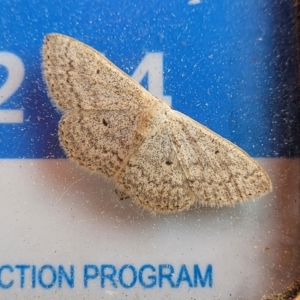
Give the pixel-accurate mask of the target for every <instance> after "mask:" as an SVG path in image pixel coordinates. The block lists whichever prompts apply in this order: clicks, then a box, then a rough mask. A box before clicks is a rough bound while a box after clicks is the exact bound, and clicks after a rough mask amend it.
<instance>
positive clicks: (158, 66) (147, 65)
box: [132, 52, 172, 105]
mask: <svg viewBox="0 0 300 300" xmlns="http://www.w3.org/2000/svg"><path fill="white" fill-rule="evenodd" d="M163 72H164V67H163V53H161V52H156V53H147V54H146V55H145V57H144V58H143V60H142V61H141V63H140V64H139V65H138V67H137V68H136V70H135V72H134V73H133V75H132V78H133V79H134V80H135V81H137V82H141V81H142V80H143V78H144V77H145V76H146V75H147V74H148V90H149V92H150V93H151V94H153V95H154V96H156V97H158V98H160V99H162V100H164V101H165V102H167V103H168V104H169V105H172V97H171V96H166V95H164V78H163Z"/></svg>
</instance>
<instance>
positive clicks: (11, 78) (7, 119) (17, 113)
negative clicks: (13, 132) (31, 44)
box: [0, 52, 25, 123]
mask: <svg viewBox="0 0 300 300" xmlns="http://www.w3.org/2000/svg"><path fill="white" fill-rule="evenodd" d="M0 65H1V66H4V67H5V68H7V70H8V76H7V79H6V81H5V83H4V84H3V86H2V87H1V88H0V106H1V104H3V103H4V102H5V101H6V100H8V99H9V97H10V96H11V95H12V94H13V93H14V92H16V90H17V89H18V88H19V86H20V85H21V83H22V81H23V79H24V75H25V68H24V64H23V62H22V60H21V59H20V58H19V57H18V56H16V55H15V54H12V53H9V52H0ZM23 120H24V115H23V110H21V109H1V108H0V123H23Z"/></svg>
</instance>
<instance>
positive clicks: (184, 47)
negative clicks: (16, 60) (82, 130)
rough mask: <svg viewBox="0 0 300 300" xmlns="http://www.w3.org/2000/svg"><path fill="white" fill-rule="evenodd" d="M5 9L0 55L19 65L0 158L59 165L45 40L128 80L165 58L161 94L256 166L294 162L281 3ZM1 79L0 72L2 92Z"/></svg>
mask: <svg viewBox="0 0 300 300" xmlns="http://www.w3.org/2000/svg"><path fill="white" fill-rule="evenodd" d="M275 2H276V3H273V1H269V0H267V1H266V0H264V1H262V0H261V1H254V0H250V1H241V0H235V1H223V0H214V1H208V0H203V1H202V2H201V3H199V4H197V5H188V0H174V1H141V0H136V1H129V2H128V1H121V0H115V1H97V2H95V1H91V0H81V1H76V2H74V1H70V0H66V1H60V0H59V1H58V0H52V1H51V2H48V1H45V0H39V1H33V0H31V1H14V2H11V1H4V3H2V4H1V12H0V13H1V20H2V23H1V25H0V26H1V30H0V37H1V43H0V51H8V52H11V53H14V54H16V55H17V56H18V57H20V58H21V60H22V61H23V63H24V66H25V78H24V81H23V82H22V85H21V86H20V88H19V89H18V90H17V91H16V92H15V93H14V94H13V95H12V96H11V97H10V98H9V99H8V101H6V102H5V103H3V104H2V105H1V106H0V109H16V108H22V109H23V110H24V120H25V121H24V123H21V124H0V158H48V157H49V158H60V157H64V153H63V150H62V149H61V148H60V147H59V143H58V139H57V123H58V120H59V118H60V116H59V114H58V112H57V111H56V110H55V108H54V107H53V106H52V105H51V102H50V100H49V98H48V97H47V94H46V86H45V84H44V82H43V80H42V75H41V53H40V49H41V45H42V40H43V37H44V35H45V34H47V33H50V32H59V33H63V34H67V35H69V36H72V37H74V38H76V39H79V40H81V41H83V42H85V43H87V44H89V45H91V46H92V47H94V48H96V49H98V50H99V51H101V52H103V53H105V55H106V56H107V57H108V58H109V59H111V60H112V61H113V62H114V63H115V64H116V65H118V66H119V67H120V68H122V69H123V70H124V71H125V72H127V73H128V74H130V75H132V73H133V71H134V69H135V68H136V67H137V66H138V64H139V63H140V61H141V60H142V58H143V57H144V55H145V53H147V52H163V53H164V88H165V91H164V94H166V95H171V96H172V103H173V107H174V108H175V109H177V110H180V111H181V112H183V113H186V114H188V115H189V116H191V117H192V118H194V119H196V120H197V121H199V122H201V123H203V124H204V125H206V126H208V127H209V128H211V129H212V130H214V131H216V132H217V133H219V134H220V135H222V136H224V137H225V138H227V139H229V140H231V141H232V142H234V143H236V144H237V145H239V146H240V147H242V148H243V149H244V150H245V151H247V152H249V154H250V155H252V156H254V157H296V156H299V131H300V130H299V122H300V114H299V101H298V100H299V99H298V90H297V87H296V84H297V69H298V68H297V59H296V57H297V52H296V34H295V23H294V20H295V8H294V7H293V6H292V4H293V3H292V2H291V3H288V2H287V1H275ZM6 76H7V71H6V70H5V68H3V67H0V87H1V85H3V83H4V82H5V80H6Z"/></svg>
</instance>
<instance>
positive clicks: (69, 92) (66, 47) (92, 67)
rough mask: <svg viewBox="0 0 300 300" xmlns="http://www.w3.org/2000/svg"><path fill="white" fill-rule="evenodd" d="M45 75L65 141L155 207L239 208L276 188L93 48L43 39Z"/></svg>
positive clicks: (72, 152) (81, 158) (137, 199)
mask: <svg viewBox="0 0 300 300" xmlns="http://www.w3.org/2000/svg"><path fill="white" fill-rule="evenodd" d="M42 55H43V74H44V78H45V81H46V84H47V87H48V92H49V96H50V98H51V99H52V100H53V102H54V104H55V105H56V107H57V108H59V109H60V110H61V111H62V118H61V120H60V122H59V131H58V136H59V141H60V144H61V146H62V148H63V149H64V151H65V152H66V154H67V156H68V157H69V158H70V159H72V160H73V161H75V162H76V163H77V164H79V165H80V166H82V167H84V168H86V169H88V170H91V171H93V172H96V173H98V174H101V175H102V176H105V177H106V178H109V179H111V180H112V181H113V182H114V183H115V186H116V190H117V194H118V195H119V197H120V198H131V199H132V201H133V202H134V203H135V204H137V205H140V206H141V207H143V208H145V209H147V210H150V211H151V212H166V213H168V212H177V211H182V210H185V209H188V208H189V207H190V206H191V205H193V204H200V205H203V206H210V207H221V206H233V205H235V204H236V203H240V202H244V201H246V200H249V199H254V198H257V197H260V196H262V195H264V194H266V193H268V192H270V191H271V189H272V185H271V181H270V179H269V177H268V175H267V174H266V173H265V171H264V170H263V169H262V168H261V167H260V166H259V165H258V163H256V162H255V161H254V160H253V159H252V158H251V157H250V156H249V155H248V154H246V153H245V152H244V151H243V150H241V149H240V148H239V147H237V146H236V145H234V144H232V143H231V142H229V141H228V140H226V139H224V138H222V137H220V136H219V135H218V134H216V133H214V132H212V131H211V130H209V129H208V128H206V127H205V126H203V125H201V124H199V123H197V122H196V121H194V120H193V119H191V118H189V117H188V116H186V115H184V114H182V113H180V112H178V111H176V110H173V109H171V107H170V106H168V105H167V104H166V103H164V102H163V101H162V100H160V99H158V98H156V97H154V96H152V95H151V94H150V93H149V92H148V91H147V90H146V89H144V88H143V87H141V86H140V85H139V84H138V83H136V82H135V81H134V80H133V79H132V78H130V77H129V76H128V75H127V74H125V73H124V72H123V71H121V70H120V69H119V68H117V67H116V66H115V65H114V64H113V63H112V62H110V61H109V60H108V59H106V58H105V57H104V56H103V55H101V54H100V53H99V52H97V51H96V50H94V49H93V48H91V47H89V46H87V45H85V44H83V43H81V42H79V41H77V40H75V39H73V38H70V37H68V36H64V35H61V34H49V35H47V36H46V37H45V39H44V44H43V49H42Z"/></svg>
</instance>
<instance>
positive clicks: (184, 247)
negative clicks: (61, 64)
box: [0, 0, 300, 300]
mask: <svg viewBox="0 0 300 300" xmlns="http://www.w3.org/2000/svg"><path fill="white" fill-rule="evenodd" d="M294 20H295V8H294V7H293V6H292V3H290V4H289V3H287V2H286V1H277V3H273V1H269V0H268V1H258V2H257V1H246V2H245V1H240V0H236V1H231V2H229V1H221V0H216V1H204V0H203V1H197V0H190V1H188V0H186V1H185V0H184V1H179V0H175V1H163V2H161V1H146V2H145V1H141V0H137V1H134V2H131V3H130V2H128V1H119V0H117V1H114V2H111V3H110V2H106V1H98V2H97V3H96V2H94V1H88V0H84V1H80V2H78V3H76V4H75V3H74V2H73V1H69V0H67V1H64V2H63V3H61V1H51V3H49V2H48V1H44V0H42V1H32V0H31V1H18V2H15V3H9V2H7V3H4V4H2V7H1V22H2V23H1V24H2V27H1V31H0V37H1V43H0V170H1V173H0V191H1V197H0V201H1V210H0V220H1V225H2V226H1V228H0V241H1V249H0V298H1V299H24V298H26V299H35V298H38V297H40V298H42V299H83V298H84V299H95V298H97V299H124V298H128V299H153V298H154V297H155V298H157V299H222V300H223V299H225V300H226V299H243V300H244V299H260V298H261V296H262V295H264V294H268V293H270V292H273V291H280V290H282V289H284V287H285V286H286V285H287V284H289V283H290V282H291V281H293V279H294V278H295V276H296V275H299V268H298V265H297V264H298V261H299V259H300V245H299V236H300V224H299V223H300V221H299V220H300V218H299V215H300V212H299V210H300V204H299V175H300V174H299V163H300V161H299V120H300V118H299V101H298V97H297V93H298V90H297V75H298V71H297V70H298V67H297V60H296V56H297V51H296V34H295V22H294ZM50 32H59V33H63V34H67V35H69V36H72V37H74V38H76V39H78V40H81V41H82V42H85V43H87V44H89V45H90V46H92V47H94V48H96V49H97V50H99V51H100V52H102V53H104V54H105V55H106V56H107V57H108V58H109V59H110V60H112V61H113V62H114V63H115V64H116V65H117V66H119V67H120V68H121V69H123V70H124V71H125V72H126V73H128V74H129V75H131V76H132V77H133V78H135V79H136V80H137V81H138V82H140V83H141V84H142V85H143V86H145V87H146V88H148V89H149V91H150V92H151V93H153V94H155V95H156V96H158V97H160V98H162V99H164V100H165V101H167V102H168V103H170V104H171V105H172V106H173V107H174V108H175V109H177V110H180V111H181V112H183V113H186V114H188V115H189V116H191V117H193V118H194V119H196V120H197V121H199V122H201V123H203V124H205V125H206V126H208V127H209V128H211V129H212V130H214V131H216V132H218V133H219V134H221V135H222V136H224V137H226V138H228V139H229V140H231V141H232V142H234V143H236V144H237V145H239V146H240V147H242V148H243V149H244V150H245V151H247V152H248V153H250V155H252V156H253V157H255V158H257V159H258V162H259V163H260V164H261V165H262V166H263V167H264V168H265V170H266V171H267V172H268V173H269V175H270V177H271V179H272V182H273V186H274V191H273V193H271V194H270V195H268V196H266V197H264V198H262V199H259V200H257V201H255V202H249V203H246V204H244V205H242V206H237V207H234V208H222V209H208V208H201V207H194V208H192V209H191V210H190V211H188V212H183V213H178V214H174V215H157V216H152V215H150V214H149V213H147V212H145V211H142V210H140V209H137V208H136V207H135V206H134V205H132V204H131V202H130V200H129V201H123V202H119V201H118V200H117V198H116V196H115V194H114V188H113V186H112V185H111V183H109V182H107V181H105V180H103V179H101V178H100V177H99V176H97V175H93V174H90V173H87V172H85V171H83V170H82V169H79V168H78V167H76V166H75V165H74V164H72V163H71V162H70V161H68V160H67V159H65V155H64V153H63V150H62V149H61V148H60V147H59V143H58V139H57V134H56V132H57V123H58V120H59V118H60V115H59V113H58V112H57V111H56V109H55V108H54V107H53V106H52V104H51V102H50V100H49V98H48V97H47V93H46V87H45V84H44V82H43V79H42V73H41V53H40V49H41V45H42V41H43V37H44V35H45V34H47V33H50Z"/></svg>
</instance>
